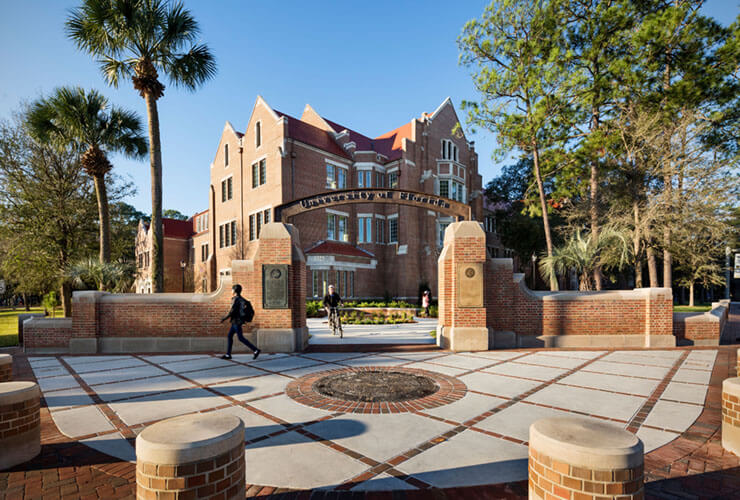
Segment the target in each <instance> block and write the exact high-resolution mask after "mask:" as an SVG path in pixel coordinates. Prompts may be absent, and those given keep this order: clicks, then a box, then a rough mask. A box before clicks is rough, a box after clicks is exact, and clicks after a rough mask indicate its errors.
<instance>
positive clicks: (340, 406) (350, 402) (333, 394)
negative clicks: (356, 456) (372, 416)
mask: <svg viewBox="0 0 740 500" xmlns="http://www.w3.org/2000/svg"><path fill="white" fill-rule="evenodd" d="M466 391H467V387H465V384H463V383H462V382H461V381H460V380H458V379H456V378H454V377H450V376H447V375H444V374H442V373H435V372H431V371H427V370H419V369H414V368H400V367H384V366H366V367H354V368H342V369H339V370H329V371H325V372H318V373H311V374H309V375H306V376H304V377H301V378H298V379H296V380H293V381H292V382H290V383H289V384H288V387H287V388H286V393H287V394H288V396H289V397H291V398H293V399H294V400H295V401H297V402H299V403H301V404H304V405H306V406H312V407H314V408H320V409H322V410H326V411H336V412H343V413H404V412H413V411H422V410H425V409H430V408H436V407H438V406H443V405H446V404H449V403H453V402H455V401H457V400H458V399H460V398H462V397H463V396H464V395H465V393H466Z"/></svg>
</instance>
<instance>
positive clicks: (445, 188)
mask: <svg viewBox="0 0 740 500" xmlns="http://www.w3.org/2000/svg"><path fill="white" fill-rule="evenodd" d="M439 195H440V196H441V197H443V198H449V197H450V181H449V180H448V179H440V181H439Z"/></svg>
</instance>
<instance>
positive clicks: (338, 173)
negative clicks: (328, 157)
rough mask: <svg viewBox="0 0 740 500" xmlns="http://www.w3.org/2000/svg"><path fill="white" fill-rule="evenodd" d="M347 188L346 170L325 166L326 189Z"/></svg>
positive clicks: (330, 165) (335, 166)
mask: <svg viewBox="0 0 740 500" xmlns="http://www.w3.org/2000/svg"><path fill="white" fill-rule="evenodd" d="M346 188H347V169H346V168H342V167H339V166H337V165H332V164H330V163H327V164H326V189H346Z"/></svg>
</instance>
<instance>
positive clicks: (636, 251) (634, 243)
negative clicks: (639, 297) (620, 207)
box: [632, 198, 642, 288]
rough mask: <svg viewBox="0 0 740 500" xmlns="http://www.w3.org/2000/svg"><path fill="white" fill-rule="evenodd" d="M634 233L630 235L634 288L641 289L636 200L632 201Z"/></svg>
mask: <svg viewBox="0 0 740 500" xmlns="http://www.w3.org/2000/svg"><path fill="white" fill-rule="evenodd" d="M632 211H633V213H634V220H635V231H634V233H633V235H632V251H633V252H634V255H635V288H642V258H641V257H640V206H639V204H638V202H637V199H636V198H633V200H632Z"/></svg>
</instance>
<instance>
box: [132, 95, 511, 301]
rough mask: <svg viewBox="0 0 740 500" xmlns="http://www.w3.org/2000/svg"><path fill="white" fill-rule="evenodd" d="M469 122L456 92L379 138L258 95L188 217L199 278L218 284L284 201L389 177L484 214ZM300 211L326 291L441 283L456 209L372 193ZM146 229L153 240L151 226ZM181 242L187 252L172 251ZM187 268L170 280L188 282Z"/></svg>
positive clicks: (385, 181)
mask: <svg viewBox="0 0 740 500" xmlns="http://www.w3.org/2000/svg"><path fill="white" fill-rule="evenodd" d="M457 123H458V117H457V114H456V112H455V109H454V107H453V105H452V102H451V100H450V99H449V98H448V99H446V100H445V101H444V102H443V103H442V104H440V106H439V107H438V108H437V109H436V110H435V111H434V112H433V113H423V114H422V115H421V116H420V117H419V118H414V119H412V120H411V121H409V122H408V123H406V124H404V125H402V126H400V127H398V128H396V129H394V130H391V131H390V132H387V133H385V134H382V135H380V136H378V137H375V138H371V137H368V136H365V135H363V134H361V133H359V132H356V131H354V130H352V129H350V128H347V127H346V126H344V125H340V124H338V123H335V122H333V121H331V120H328V119H326V118H324V117H322V116H321V115H319V114H318V113H317V112H316V111H315V110H314V109H313V108H312V107H311V106H310V105H307V106H306V107H305V109H304V111H303V114H302V115H301V117H300V119H299V118H295V117H293V116H289V115H287V114H285V113H282V112H280V111H277V110H274V109H273V108H271V107H270V106H269V105H268V104H267V103H266V102H265V101H264V99H262V98H261V97H258V98H257V100H256V102H255V104H254V108H253V111H252V114H251V117H250V118H249V120H248V121H247V124H246V127H245V130H244V132H243V133H241V132H238V131H237V130H236V129H235V128H234V127H233V126H232V125H231V124H230V123H228V122H227V123H226V125H225V126H224V129H223V131H222V133H221V138H220V141H219V144H218V148H217V150H216V154H215V158H214V160H213V162H212V163H211V165H210V171H211V176H210V186H209V208H208V210H206V211H204V212H201V213H199V214H196V215H194V216H193V217H192V218H191V219H190V220H189V221H188V222H189V224H190V226H189V230H190V234H189V235H188V236H187V237H186V239H187V241H188V242H189V259H188V263H189V264H188V265H189V266H192V267H191V268H190V272H191V276H192V282H193V289H194V290H195V291H213V290H215V289H216V288H217V287H218V280H219V276H222V275H229V274H230V272H231V261H232V260H233V259H243V258H245V257H246V256H247V254H248V253H249V251H250V242H252V241H254V240H255V239H256V238H258V237H259V233H260V230H261V227H262V226H263V225H264V224H265V223H268V222H272V221H274V217H275V213H274V209H275V207H277V206H279V205H282V204H284V203H287V202H290V201H293V200H297V199H301V198H304V197H307V196H311V195H315V194H318V193H323V192H331V191H333V190H339V189H348V188H378V187H380V188H398V189H404V190H408V191H415V192H424V193H429V194H435V195H438V196H442V197H445V198H449V199H452V200H456V201H460V202H462V203H465V204H467V205H469V206H470V207H471V213H472V216H473V218H474V219H475V220H478V221H481V222H484V220H485V210H484V206H483V196H482V179H481V176H480V174H479V173H478V155H477V154H476V152H475V149H474V146H473V143H472V142H470V141H468V140H467V139H466V138H465V136H464V134H463V133H462V132H461V131H458V132H455V133H453V129H454V128H455V125H456V124H457ZM288 222H290V223H292V224H294V225H295V226H296V227H297V228H298V229H299V232H300V241H301V246H302V248H303V250H304V252H305V254H306V264H307V265H306V268H307V273H308V276H307V285H308V286H307V294H308V295H309V296H313V297H319V296H322V295H323V294H324V293H325V290H326V287H327V285H328V284H329V283H334V284H336V285H337V286H338V288H339V293H340V294H342V295H343V296H346V297H363V298H369V297H378V298H380V297H384V296H393V297H396V298H409V299H415V298H417V297H418V295H419V287H420V286H422V285H425V286H428V287H429V288H430V289H431V290H432V292H433V293H434V294H436V287H437V257H438V255H439V251H440V249H441V247H442V238H443V235H444V229H445V228H446V227H447V225H448V224H450V223H451V222H453V219H452V217H446V216H443V215H441V214H439V213H437V212H435V211H432V210H428V209H425V208H419V207H413V206H406V205H394V204H379V203H360V204H351V205H349V204H348V205H342V206H335V207H331V208H320V209H316V210H312V211H309V212H305V213H301V214H299V215H296V216H294V217H292V218H291V220H289V221H288ZM183 227H184V226H183ZM486 229H487V230H488V229H490V231H487V232H488V233H489V234H488V236H487V245H488V247H489V251H490V252H491V253H493V252H496V254H497V255H498V252H499V251H500V252H504V251H505V250H504V249H503V247H502V245H501V243H500V241H499V240H498V238H497V237H496V236H495V234H494V228H493V227H492V225H490V224H488V225H486ZM165 237H167V223H165ZM140 238H141V239H142V242H144V241H145V234H140ZM166 239H167V238H166ZM137 243H138V242H137ZM138 248H139V247H138V246H137V253H138ZM175 248H177V249H175ZM170 249H171V250H170ZM146 251H147V249H146V247H145V246H142V252H146ZM170 251H172V252H174V253H176V254H177V256H172V257H168V256H167V253H168V252H170ZM181 255H184V253H183V252H182V251H181V249H180V247H176V246H175V245H174V244H171V245H170V246H169V247H168V245H167V243H165V261H166V263H165V282H168V280H167V276H168V275H170V276H171V275H172V273H180V268H179V264H178V266H176V267H173V266H170V265H168V264H167V263H168V262H170V263H171V262H178V263H179V259H180V258H181V257H180V256H181ZM502 255H503V253H502ZM140 260H141V259H140ZM179 279H180V278H178V279H173V280H170V283H174V285H173V286H174V287H175V288H176V286H177V284H182V282H181V281H178V280H179ZM141 280H142V282H143V283H145V282H146V280H144V279H143V278H142V279H141ZM144 288H145V287H144ZM141 290H142V287H140V286H138V283H137V292H140V291H141ZM167 291H179V290H174V289H170V288H168V290H167Z"/></svg>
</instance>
